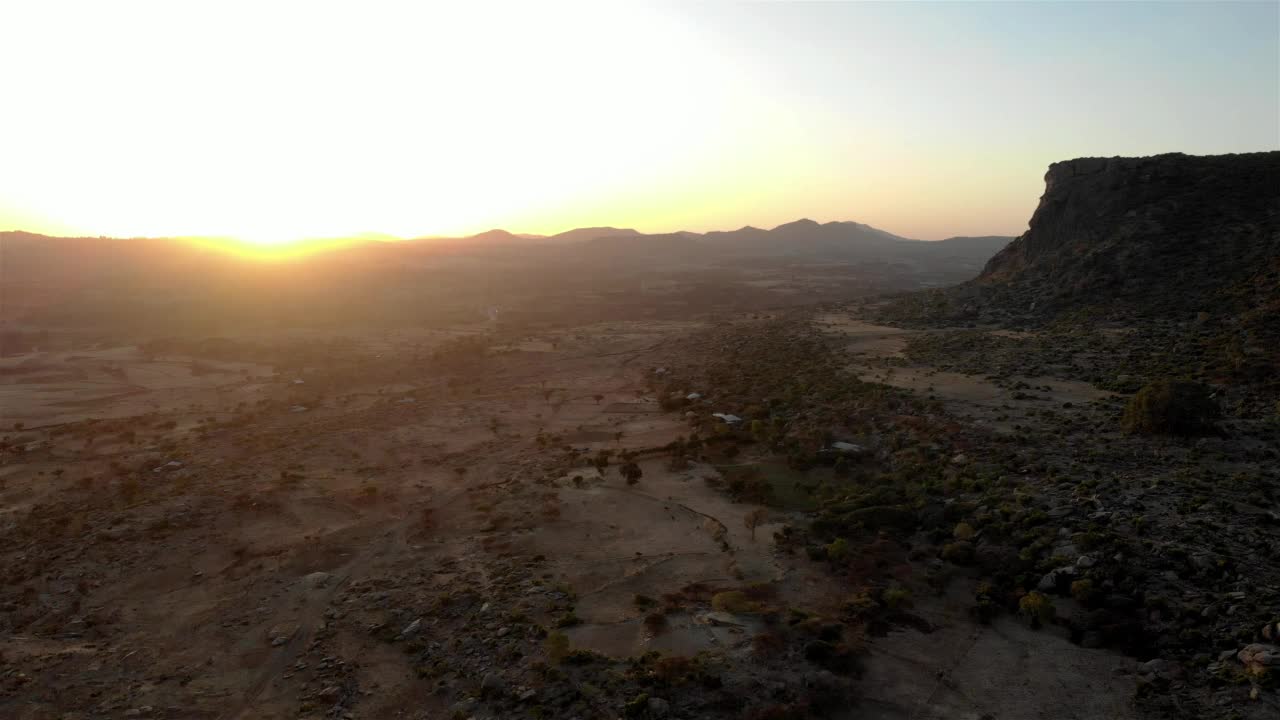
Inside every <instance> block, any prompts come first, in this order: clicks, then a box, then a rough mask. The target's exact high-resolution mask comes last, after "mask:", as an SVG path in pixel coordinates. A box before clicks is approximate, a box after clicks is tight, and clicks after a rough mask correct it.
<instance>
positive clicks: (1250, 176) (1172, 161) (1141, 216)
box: [972, 152, 1280, 316]
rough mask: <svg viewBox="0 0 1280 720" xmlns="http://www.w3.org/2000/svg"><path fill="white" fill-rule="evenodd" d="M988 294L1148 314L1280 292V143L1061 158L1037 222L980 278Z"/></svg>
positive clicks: (986, 297) (1012, 302) (1016, 301)
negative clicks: (1233, 149) (1213, 151)
mask: <svg viewBox="0 0 1280 720" xmlns="http://www.w3.org/2000/svg"><path fill="white" fill-rule="evenodd" d="M972 285H973V287H974V288H976V289H977V290H978V294H979V296H980V297H981V298H982V303H983V304H984V305H996V306H1002V307H1003V308H1004V309H1006V310H1012V311H1015V312H1022V313H1032V314H1035V315H1044V314H1046V313H1049V314H1051V313H1053V312H1055V311H1059V310H1066V309H1071V308H1079V307H1081V306H1105V309H1106V310H1108V311H1114V312H1116V313H1123V314H1136V315H1141V316H1151V315H1156V316H1159V315H1168V314H1179V313H1198V312H1211V313H1212V312H1223V311H1232V312H1247V311H1250V310H1253V309H1255V308H1256V307H1257V306H1258V304H1259V303H1262V304H1268V303H1274V302H1275V301H1276V300H1277V299H1278V298H1280V152H1265V153H1250V154H1244V155H1219V156H1205V157H1193V156H1189V155H1181V154H1170V155H1156V156H1153V157H1145V158H1080V159H1076V160H1068V161H1065V162H1059V163H1054V164H1053V165H1050V166H1049V172H1048V173H1047V174H1046V175H1045V192H1044V195H1043V196H1042V197H1041V198H1040V204H1039V206H1038V207H1037V208H1036V210H1035V214H1034V215H1033V216H1032V218H1031V223H1030V227H1029V228H1028V230H1027V232H1026V233H1024V234H1023V235H1022V236H1020V237H1018V238H1017V239H1015V240H1014V241H1013V242H1012V243H1010V244H1009V245H1008V246H1007V247H1006V248H1005V249H1004V250H1002V251H1000V252H999V253H998V254H997V255H996V256H995V257H993V258H992V259H991V260H990V261H989V262H988V263H987V265H986V268H985V269H984V270H983V272H982V274H981V276H979V278H978V279H977V280H975V281H974V282H973V283H972Z"/></svg>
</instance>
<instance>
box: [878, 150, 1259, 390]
mask: <svg viewBox="0 0 1280 720" xmlns="http://www.w3.org/2000/svg"><path fill="white" fill-rule="evenodd" d="M875 313H876V316H877V317H878V318H879V319H880V320H882V321H886V322H893V323H896V324H899V325H908V326H915V327H920V326H950V327H956V326H968V327H988V328H990V327H1003V328H1008V329H1015V330H1016V329H1023V330H1025V329H1039V330H1042V331H1046V332H1044V333H1042V334H1041V336H1040V337H1041V342H1040V345H1041V347H1040V348H1039V349H1038V350H1037V351H1035V352H1032V351H1030V350H1027V349H1026V348H1023V349H1021V350H1020V351H1019V352H1020V353H1022V354H1023V355H1028V354H1030V355H1034V356H1035V357H1038V358H1041V359H1042V360H1044V361H1045V362H1051V363H1055V364H1057V365H1061V366H1064V367H1065V366H1071V367H1074V368H1076V370H1077V371H1078V372H1083V373H1084V374H1085V377H1087V378H1088V379H1089V380H1090V381H1092V382H1095V383H1099V384H1101V385H1103V386H1105V387H1109V388H1112V389H1117V390H1133V389H1136V386H1137V384H1138V383H1139V382H1140V381H1142V380H1143V379H1144V378H1145V379H1148V380H1150V379H1157V378H1160V377H1166V376H1178V377H1192V378H1195V379H1198V380H1201V381H1205V382H1211V383H1215V384H1219V385H1231V386H1240V385H1247V386H1251V387H1253V388H1254V389H1257V390H1263V393H1262V395H1261V397H1264V398H1265V397H1271V396H1273V395H1275V394H1276V393H1277V392H1280V377H1278V376H1277V372H1276V369H1277V368H1278V367H1280V319H1278V318H1280V152H1265V153H1250V154H1245V155H1222V156H1209V157H1192V156H1188V155H1181V154H1169V155H1158V156H1154V157H1147V158H1081V159H1077V160H1069V161H1065V162H1059V163H1054V164H1053V165H1051V166H1050V167H1049V172H1048V173H1047V174H1046V176H1045V192H1044V195H1043V196H1042V197H1041V199H1040V204H1039V206H1038V207H1037V208H1036V210H1035V213H1034V215H1033V216H1032V218H1031V223H1030V227H1029V228H1028V230H1027V232H1026V233H1024V234H1023V235H1022V236H1020V237H1018V238H1017V239H1015V240H1014V241H1013V242H1012V243H1010V244H1009V245H1008V247H1006V248H1004V249H1003V250H1001V251H1000V252H999V253H998V254H996V255H995V256H994V257H993V258H991V260H990V261H989V262H988V263H987V264H986V266H985V268H984V269H983V271H982V273H981V274H980V275H979V276H978V277H977V278H975V279H973V280H971V281H969V282H966V283H963V284H961V285H958V286H955V287H952V288H947V289H945V290H937V291H928V292H923V293H915V294H909V295H905V296H900V297H897V298H894V299H893V300H892V301H890V302H889V303H887V304H884V305H882V306H881V307H879V308H877V309H876V311H875ZM1108 333H1109V335H1108ZM1104 336H1105V337H1104ZM933 342H934V343H935V344H938V345H939V347H938V348H936V349H937V350H939V351H945V352H946V353H948V354H950V355H951V356H952V357H953V358H954V357H959V356H968V355H973V356H974V357H975V358H976V357H977V356H978V355H982V354H984V353H989V352H990V348H985V349H983V348H976V347H974V348H966V347H961V346H960V345H959V344H956V343H953V344H952V346H951V347H947V348H942V347H941V346H940V345H941V343H942V340H941V338H940V337H935V338H934V340H933ZM1265 405H1266V404H1265V403H1264V404H1263V406H1265Z"/></svg>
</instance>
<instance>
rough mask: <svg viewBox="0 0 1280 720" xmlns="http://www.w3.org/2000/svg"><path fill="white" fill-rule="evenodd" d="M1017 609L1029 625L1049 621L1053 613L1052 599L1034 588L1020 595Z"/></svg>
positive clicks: (1036, 625)
mask: <svg viewBox="0 0 1280 720" xmlns="http://www.w3.org/2000/svg"><path fill="white" fill-rule="evenodd" d="M1018 611H1019V612H1020V613H1022V616H1023V617H1025V618H1026V619H1027V621H1028V622H1030V623H1031V627H1039V626H1040V625H1041V624H1043V623H1046V622H1050V621H1051V620H1053V617H1054V614H1055V611H1054V609H1053V601H1052V600H1050V599H1049V596H1048V595H1045V594H1044V593H1040V592H1036V591H1035V590H1032V591H1031V592H1029V593H1027V594H1026V595H1023V596H1022V599H1021V600H1019V601H1018Z"/></svg>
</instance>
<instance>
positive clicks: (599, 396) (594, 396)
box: [591, 394, 604, 405]
mask: <svg viewBox="0 0 1280 720" xmlns="http://www.w3.org/2000/svg"><path fill="white" fill-rule="evenodd" d="M591 399H592V400H595V401H596V404H597V405H599V404H600V401H601V400H603V399H604V396H603V395H598V394H597V395H592V396H591Z"/></svg>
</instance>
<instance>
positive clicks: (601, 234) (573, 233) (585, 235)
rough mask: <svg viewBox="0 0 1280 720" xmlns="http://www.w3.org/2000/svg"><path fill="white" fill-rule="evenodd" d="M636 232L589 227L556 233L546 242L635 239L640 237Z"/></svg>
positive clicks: (613, 228) (626, 229) (628, 229)
mask: <svg viewBox="0 0 1280 720" xmlns="http://www.w3.org/2000/svg"><path fill="white" fill-rule="evenodd" d="M641 234H642V233H640V232H639V231H637V230H632V229H631V228H615V227H589V228H576V229H574V230H566V231H565V232H562V233H556V234H555V235H550V236H548V237H547V240H548V241H553V242H583V241H586V240H595V239H597V238H607V237H635V236H638V235H641Z"/></svg>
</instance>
